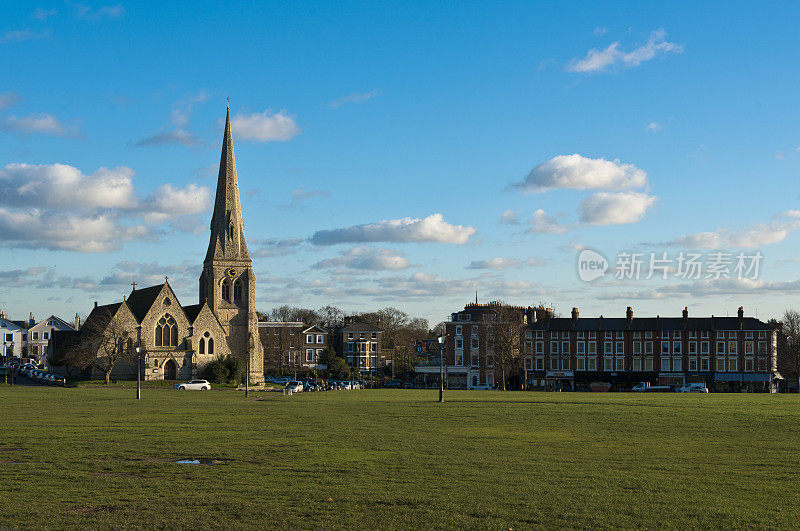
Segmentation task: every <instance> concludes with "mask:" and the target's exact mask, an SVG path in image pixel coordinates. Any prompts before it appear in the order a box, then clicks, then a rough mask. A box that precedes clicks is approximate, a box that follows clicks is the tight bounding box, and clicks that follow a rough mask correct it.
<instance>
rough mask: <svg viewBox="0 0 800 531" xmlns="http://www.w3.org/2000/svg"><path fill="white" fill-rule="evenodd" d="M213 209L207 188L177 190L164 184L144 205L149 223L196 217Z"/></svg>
mask: <svg viewBox="0 0 800 531" xmlns="http://www.w3.org/2000/svg"><path fill="white" fill-rule="evenodd" d="M210 207H211V191H210V190H209V189H208V188H206V187H205V186H198V185H196V184H189V185H188V186H186V187H185V188H176V187H174V186H172V185H171V184H169V183H167V184H163V185H161V186H159V187H158V188H156V189H155V191H154V192H153V193H152V194H151V195H150V196H148V198H147V199H145V201H144V202H143V203H142V210H143V211H144V220H145V221H146V222H147V223H162V222H164V221H167V220H171V219H175V218H179V217H181V216H194V215H197V214H202V213H203V212H207V211H208V210H209V208H210Z"/></svg>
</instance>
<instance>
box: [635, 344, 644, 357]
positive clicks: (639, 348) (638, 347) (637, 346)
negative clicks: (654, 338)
mask: <svg viewBox="0 0 800 531" xmlns="http://www.w3.org/2000/svg"><path fill="white" fill-rule="evenodd" d="M641 354H642V342H641V341H634V342H633V355H634V356H641Z"/></svg>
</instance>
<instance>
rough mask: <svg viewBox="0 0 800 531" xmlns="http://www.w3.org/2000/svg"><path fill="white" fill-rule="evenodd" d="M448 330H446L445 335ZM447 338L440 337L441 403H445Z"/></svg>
mask: <svg viewBox="0 0 800 531" xmlns="http://www.w3.org/2000/svg"><path fill="white" fill-rule="evenodd" d="M446 332H447V330H446V329H445V333H446ZM445 342H446V338H445V336H443V335H442V336H439V347H440V348H439V350H440V352H439V402H444V356H445Z"/></svg>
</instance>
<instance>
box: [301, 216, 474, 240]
mask: <svg viewBox="0 0 800 531" xmlns="http://www.w3.org/2000/svg"><path fill="white" fill-rule="evenodd" d="M475 232H476V229H475V228H474V227H464V226H462V225H451V224H449V223H447V222H446V221H444V218H443V216H442V215H441V214H438V213H437V214H431V215H430V216H428V217H426V218H422V219H420V218H402V219H391V220H383V221H379V222H377V223H368V224H365V225H354V226H352V227H344V228H341V229H332V230H319V231H317V232H315V233H314V235H313V236H312V237H311V243H313V244H314V245H335V244H337V243H364V242H436V243H454V244H459V245H460V244H464V243H467V241H468V240H469V238H470V237H471V236H472V235H473V234H475Z"/></svg>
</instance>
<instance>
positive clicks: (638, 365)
mask: <svg viewBox="0 0 800 531" xmlns="http://www.w3.org/2000/svg"><path fill="white" fill-rule="evenodd" d="M633 370H634V371H641V370H642V358H638V357H635V358H633Z"/></svg>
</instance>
